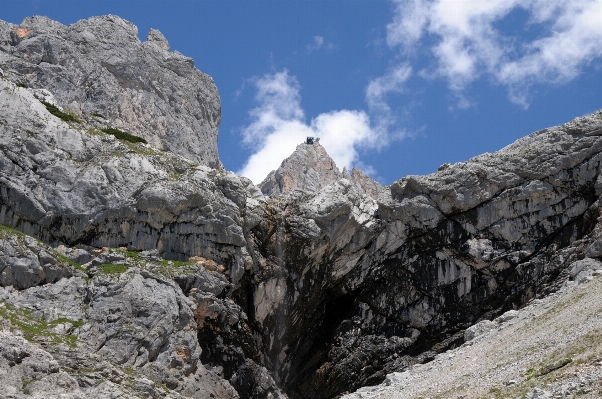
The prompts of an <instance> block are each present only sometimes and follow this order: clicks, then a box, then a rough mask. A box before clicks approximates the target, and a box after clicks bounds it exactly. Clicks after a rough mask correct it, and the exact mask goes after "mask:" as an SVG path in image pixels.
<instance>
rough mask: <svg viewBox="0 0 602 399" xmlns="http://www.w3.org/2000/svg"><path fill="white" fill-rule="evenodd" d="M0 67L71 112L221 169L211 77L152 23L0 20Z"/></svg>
mask: <svg viewBox="0 0 602 399" xmlns="http://www.w3.org/2000/svg"><path fill="white" fill-rule="evenodd" d="M0 68H2V69H3V70H4V73H5V74H6V75H7V76H8V77H9V78H10V79H11V80H12V81H13V82H16V83H19V84H21V85H24V86H27V87H31V88H35V89H46V90H49V91H50V92H52V94H53V95H54V96H55V97H56V99H57V100H58V102H59V103H60V104H61V105H62V106H63V107H65V108H67V109H68V110H70V111H72V112H75V113H76V114H77V115H83V114H88V115H90V114H96V115H98V116H97V118H108V119H110V120H111V121H112V123H113V124H114V125H115V127H117V128H119V129H122V130H125V131H128V132H130V133H132V134H134V135H137V136H140V137H143V138H145V139H146V140H147V141H148V142H149V143H151V144H152V145H153V146H154V147H156V148H160V149H166V150H169V151H171V152H174V153H176V154H179V155H182V156H184V157H186V158H187V159H189V160H191V161H194V162H197V163H200V164H202V165H207V166H211V167H213V168H221V162H220V160H219V156H218V151H217V136H218V131H217V130H218V125H219V122H220V118H221V104H220V98H219V95H218V92H217V88H216V87H215V84H214V82H213V79H212V78H211V77H210V76H208V75H206V74H204V73H202V72H200V71H199V70H198V69H196V68H195V67H194V61H193V60H192V59H191V58H189V57H185V56H184V55H182V54H180V53H179V52H177V51H169V43H168V42H167V40H166V39H165V37H164V36H163V35H162V34H161V32H159V31H158V30H156V29H151V30H150V31H149V33H148V36H147V40H146V41H145V42H140V39H138V28H137V27H136V26H135V25H134V24H132V23H131V22H128V21H126V20H124V19H121V18H119V17H117V16H115V15H106V16H102V17H92V18H90V19H87V20H81V21H78V22H77V23H75V24H72V25H69V26H65V25H62V24H60V23H59V22H56V21H53V20H51V19H48V18H46V17H40V16H36V17H31V18H25V19H24V20H23V22H22V23H21V24H20V25H13V24H10V23H7V22H4V21H0Z"/></svg>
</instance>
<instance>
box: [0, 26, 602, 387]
mask: <svg viewBox="0 0 602 399" xmlns="http://www.w3.org/2000/svg"><path fill="white" fill-rule="evenodd" d="M48 24H49V26H50V25H51V24H50V23H49V22H48ZM76 25H77V24H76ZM72 26H75V25H72ZM10 28H11V29H12V28H13V27H12V26H10ZM23 29H24V28H23ZM49 29H50V28H49ZM52 29H55V28H52ZM56 29H59V30H60V29H66V28H63V27H60V26H57V27H56ZM11 32H13V33H14V35H17V36H18V35H20V34H24V31H21V30H18V29H17V30H11ZM13 33H11V35H13ZM151 33H152V35H151V36H152V40H150V42H151V43H148V46H152V48H153V49H154V48H156V49H157V50H156V51H164V50H162V49H161V48H165V46H166V43H165V41H164V40H163V38H162V37H161V36H160V35H159V34H158V33H156V32H151ZM14 35H13V36H14ZM13 36H10V37H11V38H13V39H14V37H13ZM27 36H28V35H25V36H23V37H27ZM32 38H33V36H32ZM13 39H11V40H13ZM14 40H17V39H14ZM25 41H26V40H23V41H21V42H19V45H20V44H21V43H24V42H25ZM11 46H13V45H12V44H11ZM143 46H144V45H143ZM13 47H14V46H13ZM153 51H155V50H153ZM44 62H46V61H44ZM41 64H43V62H42V63H41ZM6 75H7V76H8V77H6V78H0V223H1V224H4V225H7V226H9V227H11V228H15V229H17V230H19V231H21V232H24V233H27V234H29V235H31V236H33V237H36V238H37V239H39V240H41V241H42V242H44V243H46V244H41V243H38V244H36V245H33V244H32V245H31V246H28V245H27V241H24V240H25V239H18V238H9V239H5V240H4V241H3V242H2V243H0V244H1V245H0V248H3V249H2V251H3V252H2V253H0V262H4V263H2V267H3V269H2V270H3V271H2V273H4V271H6V274H5V275H4V274H3V276H6V279H5V280H0V283H1V284H2V285H3V286H6V287H7V288H6V289H4V290H3V291H2V294H1V298H2V301H3V302H2V303H4V309H7V310H6V311H5V312H4V313H3V315H2V317H3V319H4V320H8V321H7V322H4V321H3V323H4V324H3V325H8V328H9V329H12V332H11V334H13V335H17V334H19V333H21V334H22V335H23V337H24V338H25V339H26V340H27V341H28V342H29V343H31V344H32V345H35V346H36V348H38V349H40V350H42V351H45V352H46V353H48V354H50V356H52V358H53V359H54V361H56V362H57V364H58V367H59V371H58V372H56V373H55V372H51V371H48V372H47V373H46V372H45V373H46V374H44V376H42V375H40V376H39V377H36V378H38V379H36V382H35V384H38V382H37V381H42V380H43V381H48V383H47V385H41V387H42V388H40V391H36V392H42V389H46V388H44V387H47V389H48V390H49V391H48V392H54V391H53V390H54V389H57V391H56V392H59V391H58V389H59V388H57V386H60V384H62V382H60V381H63V380H62V378H65V381H67V380H68V378H67V377H64V375H63V374H61V373H63V372H64V373H67V374H68V376H70V377H72V378H74V379H75V380H76V381H77V387H75V386H74V389H75V388H77V389H79V390H81V391H82V392H84V394H86V395H88V394H90V395H94V394H95V393H94V392H96V391H93V389H96V390H102V392H114V393H112V394H114V395H119V394H121V393H119V392H123V395H125V396H127V395H131V396H141V397H148V396H158V397H170V395H171V396H173V397H178V395H180V396H184V397H186V396H189V397H190V396H199V395H201V392H210V393H211V394H212V395H214V397H217V398H227V397H233V396H234V397H235V396H236V395H239V396H240V397H250V398H275V397H284V395H285V394H286V395H287V396H288V397H289V398H329V397H333V396H336V395H339V394H341V393H343V392H345V391H349V390H353V389H356V388H359V387H361V386H365V385H369V384H376V383H379V382H381V381H383V380H384V379H385V377H386V375H387V374H389V373H391V372H394V371H403V370H405V369H407V368H408V367H411V366H412V365H414V364H417V363H421V362H426V361H428V360H430V359H433V358H434V357H435V356H436V355H437V354H439V353H441V352H442V351H445V350H447V349H449V348H453V347H456V346H459V345H461V344H462V343H463V342H464V340H465V330H466V329H467V328H469V327H470V326H472V325H474V324H476V323H478V322H480V321H483V320H494V321H493V322H492V323H497V324H499V323H503V322H504V321H503V320H507V321H508V320H509V322H512V313H507V311H509V310H512V309H519V308H521V307H523V306H525V305H526V304H527V303H529V301H531V300H532V299H533V298H535V297H541V296H545V295H546V294H548V293H550V292H553V291H555V290H557V289H558V288H560V287H561V286H563V285H564V284H565V283H566V282H567V281H568V282H573V283H575V284H578V283H585V282H587V281H590V280H591V279H592V278H593V277H594V276H595V274H596V273H598V264H599V261H598V260H597V259H596V258H599V257H600V256H601V254H602V250H601V249H600V248H602V245H601V244H600V242H602V238H601V237H602V223H601V222H600V203H599V196H600V194H602V177H600V170H601V167H602V166H601V161H602V153H601V151H602V112H597V113H595V114H593V115H589V116H586V117H581V118H577V119H575V120H574V121H571V122H569V123H567V124H565V125H562V126H557V127H553V128H550V129H545V130H542V131H539V132H536V133H533V134H532V135H530V136H527V137H525V138H524V139H521V140H518V141H517V142H515V143H514V144H512V145H510V146H508V147H506V148H504V149H502V150H500V151H498V152H496V153H493V154H484V155H482V156H479V157H475V158H473V159H470V160H468V161H467V162H461V163H457V164H455V165H449V166H448V167H446V168H442V170H440V171H438V172H437V173H434V174H431V175H427V176H406V177H404V178H402V179H400V180H398V181H396V182H395V183H393V184H392V185H391V186H389V187H385V188H384V189H383V190H380V191H379V190H376V191H379V195H378V198H377V199H374V198H372V197H371V196H370V195H367V192H368V190H367V189H365V188H363V187H362V186H360V185H358V184H357V181H354V180H353V179H349V178H347V177H346V176H342V177H343V178H340V177H339V175H337V174H336V173H334V172H337V173H338V170H335V169H334V165H333V168H332V169H329V168H330V167H329V166H328V162H326V163H323V161H324V160H326V161H327V159H326V158H325V157H323V156H321V157H317V156H316V157H315V160H316V161H321V162H322V164H320V165H322V166H324V165H326V166H324V167H326V169H325V171H326V174H327V175H328V173H330V172H328V171H331V170H332V171H333V173H332V180H328V181H326V180H325V181H320V183H319V185H318V184H316V185H315V186H311V184H314V183H316V181H315V180H311V179H305V177H304V176H310V175H312V173H313V172H311V171H310V169H309V168H308V169H307V173H304V174H303V175H301V174H299V175H298V176H296V177H295V179H296V180H295V181H296V182H298V183H300V184H302V185H304V186H302V187H298V186H297V188H300V189H298V190H296V189H291V190H289V191H284V192H283V193H281V194H279V195H274V196H272V197H265V196H263V195H262V194H261V192H260V190H259V189H258V188H256V187H255V186H253V184H252V183H251V182H250V181H249V180H248V179H244V178H241V177H238V176H235V175H233V174H231V173H226V172H223V171H222V170H216V169H211V168H209V167H207V166H203V165H200V166H199V165H196V164H193V163H192V162H190V161H189V160H186V159H185V158H182V157H180V156H178V155H175V154H173V153H170V152H164V151H158V150H156V149H155V148H153V147H152V146H151V145H144V144H132V143H130V142H127V141H123V140H119V139H117V138H116V137H114V136H112V135H110V134H105V133H103V132H102V131H101V130H100V129H104V128H106V127H111V126H112V123H113V120H111V119H110V120H103V119H102V118H98V117H95V116H92V115H88V114H86V113H85V112H83V113H81V114H80V115H79V118H80V122H77V121H71V122H65V121H63V120H61V119H60V118H58V117H57V116H54V115H53V114H51V113H49V111H48V109H47V108H46V106H44V105H43V104H42V103H41V102H40V101H39V100H38V97H43V98H46V99H52V98H53V97H55V98H56V99H57V104H58V105H60V106H64V107H65V109H68V104H66V103H65V102H64V101H62V100H61V97H60V96H59V95H58V94H57V93H53V92H52V88H48V90H49V91H48V92H47V93H46V92H40V91H39V90H41V89H46V88H45V87H36V90H34V89H27V88H23V87H19V86H17V85H16V84H15V83H14V82H11V79H17V78H19V79H20V77H19V76H17V75H14V74H12V75H11V73H6ZM37 90H38V91H37ZM36 96H37V97H36ZM44 101H46V100H44ZM303 146H305V145H302V146H301V147H300V148H301V150H299V152H298V154H297V155H299V156H300V154H301V153H302V152H303V151H305V154H306V155H304V157H306V158H307V157H309V156H310V155H309V151H320V149H319V148H318V147H317V146H315V145H314V147H312V148H311V149H307V148H303ZM316 154H317V153H316ZM312 156H313V155H312ZM304 165H311V164H310V163H304ZM285 166H286V165H285ZM322 166H320V167H322ZM299 169H300V170H301V169H302V168H299ZM283 170H284V169H283ZM313 170H314V172H315V171H316V169H313ZM341 174H342V173H341ZM275 175H276V172H275V174H274V176H275ZM355 175H358V174H357V173H355ZM282 176H284V174H283V175H282ZM316 176H317V178H318V180H319V179H320V174H317V175H316ZM353 176H354V173H353V171H352V173H351V175H350V177H353ZM304 179H305V180H304ZM282 181H283V182H284V181H285V180H282ZM291 181H292V180H291ZM275 184H276V185H273V186H272V188H275V187H276V186H278V184H280V183H278V182H277V181H276V183H275ZM287 184H288V183H287ZM295 184H297V183H295ZM278 187H280V186H278ZM308 187H309V188H308ZM312 187H313V188H312ZM312 191H314V192H312ZM373 194H374V192H373ZM7 231H9V232H10V230H7ZM19 240H21V241H19ZM27 240H28V241H31V240H33V238H28V239H27ZM34 241H35V240H33V241H31V242H34ZM21 243H24V244H25V246H26V248H21V247H20V245H21ZM47 244H50V245H52V247H53V248H54V249H52V248H50V247H48V245H47ZM103 247H113V248H116V247H124V248H123V249H122V250H116V249H109V248H103ZM101 248H102V249H101ZM42 252H46V253H47V254H48V256H46V255H44V254H43V253H42ZM59 253H61V254H64V255H65V256H67V257H69V258H70V259H72V260H75V259H78V260H79V261H82V262H84V261H85V262H86V263H85V264H83V265H82V266H78V265H73V264H71V263H70V262H68V261H66V260H64V259H63V258H61V257H59V256H58V255H59ZM53 259H54V260H57V261H60V262H58V265H57V263H55V264H52V260H53ZM168 259H171V260H168ZM183 260H190V262H184V263H182V262H181V261H183ZM63 261H64V262H66V263H63ZM19 262H21V263H19ZM169 262H171V263H169ZM67 264H69V265H67ZM47 265H50V266H47ZM40 267H41V268H42V270H43V271H44V274H42V272H41V271H40ZM44 267H47V269H48V270H49V271H48V272H47V271H46V270H44ZM3 278H4V277H3ZM10 286H12V288H8V287H10ZM42 316H43V317H42ZM497 317H501V319H497ZM502 319H503V320H502ZM496 320H497V321H496ZM28 326H29V327H28ZM493 330H494V329H491V330H490V331H493ZM19 331H20V332H19ZM43 331H44V333H42V332H43ZM480 333H482V334H481V335H478V334H475V335H474V336H473V337H472V338H473V340H472V341H475V342H476V341H479V340H480V339H481V337H485V336H487V334H488V332H486V331H480ZM7 339H8V338H7ZM10 339H12V338H10ZM472 341H471V342H472ZM18 345H21V344H18ZM74 345H75V346H74ZM51 349H52V350H51ZM49 362H50V359H49V358H48V362H47V363H48V364H50V363H49ZM7 364H8V363H7ZM96 365H104V366H102V367H101V366H98V367H101V369H99V370H96V368H95V367H97V366H96ZM1 367H4V368H2V369H0V370H9V369H10V367H12V366H10V365H7V366H1ZM7 367H8V368H7ZM15 370H18V369H15ZM48 370H50V369H48ZM53 370H54V369H53ZM2 372H4V371H2ZM15 372H16V371H15ZM6 373H8V371H6ZM18 373H21V374H15V375H18V376H22V375H25V374H24V373H25V371H19V372H18ZM268 374H269V375H268ZM7 375H8V374H7ZM124 375H125V376H127V377H124ZM109 376H111V377H109ZM59 377H60V378H59ZM18 378H20V377H18ZM18 378H17V379H18ZM111 378H112V379H111ZM2 381H3V380H2V379H0V384H1V383H2ZM7 381H8V380H7ZM10 381H13V380H10ZM69 381H70V380H69ZM101 381H104V382H101ZM11 384H12V383H11ZM32 384H34V382H31V383H29V384H26V386H25V387H23V385H18V384H16V385H14V384H13V385H10V386H11V387H13V388H11V389H13V390H16V391H15V392H17V393H16V394H15V395H21V394H26V393H24V391H23V390H25V389H28V387H29V386H30V385H31V386H32V388H31V389H33V387H35V386H38V385H32ZM44 384H46V382H45V383H44ZM103 384H104V385H103ZM111 384H113V385H111ZM63 385H65V386H70V385H69V383H65V384H63ZM61 389H62V388H61ZM111 390H114V391H111ZM32 392H33V391H32ZM61 392H62V391H61ZM73 392H77V391H73ZM98 392H101V391H98ZM236 392H237V393H236ZM53 394H54V393H53ZM32 395H33V393H32ZM74 395H75V394H74ZM78 395H79V394H78ZM98 395H101V394H98ZM98 395H97V396H98ZM209 396H211V395H209ZM17 397H18V396H17ZM74 397H77V396H74Z"/></svg>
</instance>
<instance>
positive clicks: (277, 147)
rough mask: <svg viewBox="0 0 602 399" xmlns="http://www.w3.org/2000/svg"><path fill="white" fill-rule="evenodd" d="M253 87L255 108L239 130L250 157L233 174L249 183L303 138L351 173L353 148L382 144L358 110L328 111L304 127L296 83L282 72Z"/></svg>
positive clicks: (258, 179)
mask: <svg viewBox="0 0 602 399" xmlns="http://www.w3.org/2000/svg"><path fill="white" fill-rule="evenodd" d="M253 83H254V85H255V87H256V89H257V93H256V95H255V101H256V104H257V106H256V107H255V108H253V109H252V110H251V111H250V112H249V116H250V119H251V121H250V123H249V124H248V125H247V126H245V127H243V129H242V137H243V142H244V143H245V144H246V145H248V146H250V147H251V148H252V151H253V154H252V155H251V156H250V157H249V159H248V160H247V162H246V163H245V164H244V166H243V167H242V169H241V170H239V171H238V172H237V173H238V174H239V175H242V176H245V177H248V178H250V179H251V180H252V181H253V183H255V184H259V183H261V182H262V181H263V179H265V177H266V176H267V175H268V173H269V172H271V171H272V170H275V169H277V168H278V167H279V166H280V163H281V162H282V160H283V159H285V158H286V157H288V156H289V155H291V154H292V153H293V151H295V148H296V147H297V145H298V144H300V143H302V142H304V141H305V139H306V137H308V136H314V137H315V136H317V137H320V144H322V145H323V146H324V148H325V149H326V151H327V152H328V154H329V155H330V156H331V157H332V159H333V160H334V161H335V163H336V164H337V166H338V167H339V168H341V169H342V168H343V167H347V168H348V169H351V167H352V166H353V165H355V164H357V163H358V162H359V154H358V150H360V149H366V148H379V147H380V146H382V145H383V144H384V143H385V142H386V141H387V137H386V136H383V135H382V133H381V132H379V131H377V130H375V129H374V128H373V127H372V126H371V122H370V117H369V116H368V114H366V112H364V111H361V110H360V111H357V110H338V111H330V112H326V113H322V114H320V115H318V116H317V117H315V118H313V119H312V120H311V121H310V122H309V123H306V122H305V113H304V112H303V109H302V108H301V96H300V94H299V90H300V85H299V82H298V81H297V79H296V78H295V77H294V76H291V75H289V73H288V71H287V70H283V71H281V72H277V73H273V74H267V75H264V76H263V77H260V78H255V79H254V80H253Z"/></svg>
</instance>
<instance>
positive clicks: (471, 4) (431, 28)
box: [387, 0, 602, 107]
mask: <svg viewBox="0 0 602 399" xmlns="http://www.w3.org/2000/svg"><path fill="white" fill-rule="evenodd" d="M394 3H395V5H396V6H395V15H394V17H393V20H392V22H391V23H389V24H388V26H387V43H388V45H389V46H390V47H392V48H397V49H399V50H400V54H401V55H402V56H405V57H411V56H413V55H415V54H416V53H417V52H418V51H419V50H420V49H421V48H422V47H423V46H426V47H427V48H428V49H429V50H430V56H431V57H433V62H432V63H431V65H430V66H429V67H427V70H425V71H423V72H422V75H423V76H430V77H433V76H434V77H441V78H444V79H446V80H447V82H448V85H449V87H450V89H452V90H453V91H455V92H461V91H463V90H465V89H466V88H467V87H468V86H469V85H470V84H471V83H472V82H474V81H475V80H477V79H479V78H480V77H483V76H487V77H489V78H492V80H493V81H494V82H495V83H498V84H502V85H505V86H506V87H507V88H508V92H509V98H510V100H511V101H513V102H515V103H517V104H520V105H522V106H525V107H526V106H528V101H529V87H530V86H532V85H533V84H537V83H554V84H557V83H566V82H568V81H570V80H572V79H574V78H575V77H577V76H578V75H579V74H580V72H581V70H582V68H584V67H585V66H587V65H589V64H590V63H591V62H592V61H594V60H595V59H597V58H599V57H600V56H602V0H571V1H566V0H488V1H482V0H394ZM517 16H520V17H522V18H516V17H517ZM517 21H518V22H517ZM520 21H524V22H522V25H521V22H520ZM508 24H510V25H512V24H514V25H515V26H513V28H514V29H510V30H508V29H503V28H501V26H506V27H507V25H508ZM517 29H518V31H520V32H521V34H520V35H516V34H512V33H510V31H513V32H515V31H516V30H517ZM460 97H462V96H460Z"/></svg>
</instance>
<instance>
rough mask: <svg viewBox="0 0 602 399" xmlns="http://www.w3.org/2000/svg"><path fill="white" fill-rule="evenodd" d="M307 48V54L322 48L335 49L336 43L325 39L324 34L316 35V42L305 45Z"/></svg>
mask: <svg viewBox="0 0 602 399" xmlns="http://www.w3.org/2000/svg"><path fill="white" fill-rule="evenodd" d="M305 48H306V49H307V54H311V53H312V52H314V51H316V50H320V49H322V48H323V49H326V50H333V49H334V48H336V46H335V45H334V44H332V43H331V42H327V41H326V40H324V38H323V37H322V36H314V42H313V43H311V44H308V45H306V46H305Z"/></svg>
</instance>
